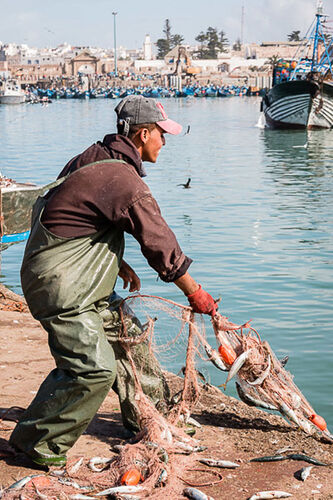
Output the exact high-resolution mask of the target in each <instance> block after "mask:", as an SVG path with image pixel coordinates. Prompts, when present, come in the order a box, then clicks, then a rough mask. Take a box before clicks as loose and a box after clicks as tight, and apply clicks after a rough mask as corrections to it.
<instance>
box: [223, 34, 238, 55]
mask: <svg viewBox="0 0 333 500" xmlns="http://www.w3.org/2000/svg"><path fill="white" fill-rule="evenodd" d="M220 44H221V48H220V51H221V52H227V49H226V47H227V46H228V45H229V40H228V38H227V37H226V36H225V32H224V31H220ZM239 50H240V49H239Z"/></svg>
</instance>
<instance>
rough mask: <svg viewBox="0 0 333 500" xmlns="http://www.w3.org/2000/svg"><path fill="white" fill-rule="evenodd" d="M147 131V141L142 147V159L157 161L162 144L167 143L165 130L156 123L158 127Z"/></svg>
mask: <svg viewBox="0 0 333 500" xmlns="http://www.w3.org/2000/svg"><path fill="white" fill-rule="evenodd" d="M144 131H146V139H147V140H146V142H145V144H144V145H143V147H142V161H149V162H151V163H155V162H156V160H157V157H158V155H159V153H160V151H161V148H162V146H164V144H165V137H164V131H163V130H162V129H161V127H159V126H158V125H156V127H155V128H154V129H153V130H151V131H149V130H148V129H144Z"/></svg>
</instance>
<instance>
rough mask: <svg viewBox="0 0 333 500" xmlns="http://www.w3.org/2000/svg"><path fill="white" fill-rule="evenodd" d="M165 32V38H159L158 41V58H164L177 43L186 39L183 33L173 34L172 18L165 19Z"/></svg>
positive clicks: (179, 43)
mask: <svg viewBox="0 0 333 500" xmlns="http://www.w3.org/2000/svg"><path fill="white" fill-rule="evenodd" d="M163 33H164V35H165V38H159V39H158V40H157V42H156V46H157V50H158V53H157V59H163V58H164V56H165V55H166V54H167V53H168V52H170V50H171V49H173V48H174V47H176V46H177V45H181V44H182V42H183V41H184V37H183V36H182V35H178V34H175V35H172V33H171V23H170V19H166V20H165V22H164V28H163Z"/></svg>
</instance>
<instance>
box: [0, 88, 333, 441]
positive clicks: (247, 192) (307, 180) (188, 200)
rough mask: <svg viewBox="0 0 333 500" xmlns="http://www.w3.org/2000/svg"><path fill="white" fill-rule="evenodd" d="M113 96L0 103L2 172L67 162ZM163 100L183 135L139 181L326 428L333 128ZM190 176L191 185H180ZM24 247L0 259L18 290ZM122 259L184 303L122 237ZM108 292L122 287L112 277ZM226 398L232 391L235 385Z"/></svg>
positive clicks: (46, 178)
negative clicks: (284, 361)
mask: <svg viewBox="0 0 333 500" xmlns="http://www.w3.org/2000/svg"><path fill="white" fill-rule="evenodd" d="M116 103H117V101H115V100H109V99H108V100H104V99H103V100H94V101H77V100H75V101H73V100H59V101H56V102H53V103H52V104H50V105H49V106H46V107H45V106H39V105H28V104H26V105H20V106H0V123H1V132H0V148H1V163H0V171H1V172H2V174H3V175H5V176H7V177H10V178H13V179H15V180H17V181H22V182H24V181H27V182H35V183H36V184H46V183H48V182H50V181H51V180H53V179H54V178H55V177H56V176H57V174H58V173H59V171H60V170H61V169H62V167H63V165H64V164H65V163H66V162H67V161H68V159H70V158H71V157H72V156H74V155H76V154H78V153H79V152H81V151H83V150H84V149H85V148H86V147H88V146H89V145H90V144H91V143H92V142H95V141H97V140H99V139H101V138H103V136H104V135H105V134H106V133H110V132H112V131H114V130H115V113H114V111H113V108H114V107H115V105H116ZM163 104H164V105H165V108H166V110H167V112H168V114H169V116H171V117H172V118H174V119H175V120H177V121H179V122H180V123H181V124H182V125H183V127H184V133H185V132H186V130H187V129H188V125H190V133H188V134H182V135H181V136H177V137H171V136H167V137H166V142H167V144H166V146H165V147H164V148H163V149H162V151H161V154H160V157H159V159H158V162H157V163H156V164H146V170H147V173H148V176H147V178H146V181H147V183H148V185H149V186H150V188H151V191H152V192H153V194H154V196H155V197H156V199H157V200H158V202H159V204H160V207H161V209H162V213H163V215H164V217H165V218H166V220H167V221H168V223H169V225H170V226H171V228H172V229H173V231H174V232H175V233H176V235H177V237H178V240H179V242H180V244H181V246H182V248H183V250H184V252H185V253H186V254H187V255H189V256H190V257H191V258H192V259H193V261H194V262H193V264H192V265H191V268H190V272H191V274H192V275H193V277H194V278H195V279H196V280H197V281H198V282H199V283H201V284H202V286H203V287H204V288H205V289H207V290H208V291H209V292H210V293H211V294H212V295H213V296H214V297H221V299H222V300H221V302H220V312H221V313H222V314H224V315H225V316H228V317H229V318H230V320H231V321H233V322H235V323H244V322H245V321H247V320H249V319H252V325H253V327H254V328H256V330H258V331H259V333H260V335H261V338H262V339H265V340H267V341H268V342H269V343H270V344H271V346H272V348H273V349H274V351H275V352H276V354H277V355H278V356H283V355H286V354H288V355H289V362H288V365H287V368H288V369H289V371H290V372H291V373H292V374H293V375H294V381H295V383H296V384H297V385H298V387H299V388H300V389H301V390H302V392H303V393H304V395H305V396H306V397H307V399H308V400H309V402H310V403H311V404H312V406H313V407H314V408H315V410H316V411H317V412H318V413H319V414H321V415H322V416H323V417H324V418H325V419H326V421H327V423H328V426H329V428H330V430H331V431H332V430H333V399H332V394H333V379H332V368H333V362H332V359H333V335H332V333H333V332H332V325H333V300H332V289H333V285H332V277H333V276H332V261H333V256H332V250H333V236H332V213H333V212H332V205H333V196H332V187H333V182H332V179H333V130H332V131H308V132H306V131H277V130H266V129H263V128H260V127H259V126H256V125H258V120H259V107H260V98H256V97H243V98H241V97H234V98H224V99H223V98H214V99H208V98H207V99H206V98H202V99H200V98H197V99H195V98H188V99H167V100H165V101H164V103H163ZM188 178H191V183H190V187H191V188H190V189H184V188H183V187H182V186H179V184H183V183H186V181H187V179H188ZM23 251H24V243H20V244H18V245H14V246H12V247H10V248H9V249H8V250H6V251H5V252H3V254H2V265H1V275H0V281H1V282H2V283H4V284H5V285H6V286H8V287H9V288H11V289H12V290H14V291H16V292H18V293H21V288H20V278H19V269H20V262H21V259H22V255H23ZM125 258H126V260H127V261H128V262H129V263H130V264H131V265H132V267H133V268H134V269H135V270H136V272H137V273H138V274H139V276H140V278H141V281H142V290H141V291H142V293H147V294H153V295H159V296H162V297H165V298H169V299H172V300H175V301H177V302H181V303H183V304H186V299H185V298H184V296H183V294H182V293H181V292H180V291H179V290H178V289H177V288H176V287H175V286H174V285H173V284H166V283H163V282H162V281H160V280H157V279H156V273H155V272H154V271H153V270H152V269H151V268H149V267H148V265H147V263H146V261H145V259H144V258H143V256H142V255H141V253H140V248H139V245H138V243H137V242H136V241H135V240H133V238H131V237H127V238H126V253H125ZM116 290H117V291H118V292H119V293H123V292H122V284H121V283H120V282H119V283H118V284H117V288H116ZM206 325H207V337H208V339H209V340H210V342H211V343H212V345H215V344H214V338H213V337H214V336H213V332H212V329H211V326H210V324H209V321H207V322H206ZM164 331H165V339H164V340H170V337H171V333H170V331H168V327H167V326H166V328H165V330H164ZM45 341H46V339H45ZM2 342H5V339H2ZM18 344H19V339H18ZM183 362H184V352H183V353H182V352H177V353H176V355H175V357H170V361H169V363H168V365H167V366H166V368H167V369H172V370H173V371H175V372H177V371H178V370H179V368H180V367H181V366H182V363H183ZM199 367H200V369H202V370H203V371H204V372H205V373H206V374H207V376H208V378H209V380H210V381H211V382H212V383H214V384H221V383H223V382H224V381H225V375H224V374H222V372H217V370H216V369H215V368H214V367H213V365H210V363H207V362H204V361H200V363H199ZM227 394H230V395H233V396H234V395H235V389H234V383H233V382H230V384H228V387H227Z"/></svg>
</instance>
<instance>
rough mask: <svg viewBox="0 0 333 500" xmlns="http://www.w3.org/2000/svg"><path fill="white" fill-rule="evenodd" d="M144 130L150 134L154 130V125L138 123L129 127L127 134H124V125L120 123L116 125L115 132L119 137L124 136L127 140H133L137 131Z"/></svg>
mask: <svg viewBox="0 0 333 500" xmlns="http://www.w3.org/2000/svg"><path fill="white" fill-rule="evenodd" d="M143 128H146V129H148V130H149V132H151V131H152V130H154V128H156V123H138V125H130V127H129V131H128V134H124V125H123V123H122V122H120V123H119V122H118V123H117V131H118V134H120V135H126V136H127V137H128V138H129V139H133V137H135V136H136V134H137V133H138V132H139V130H141V129H143Z"/></svg>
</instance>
